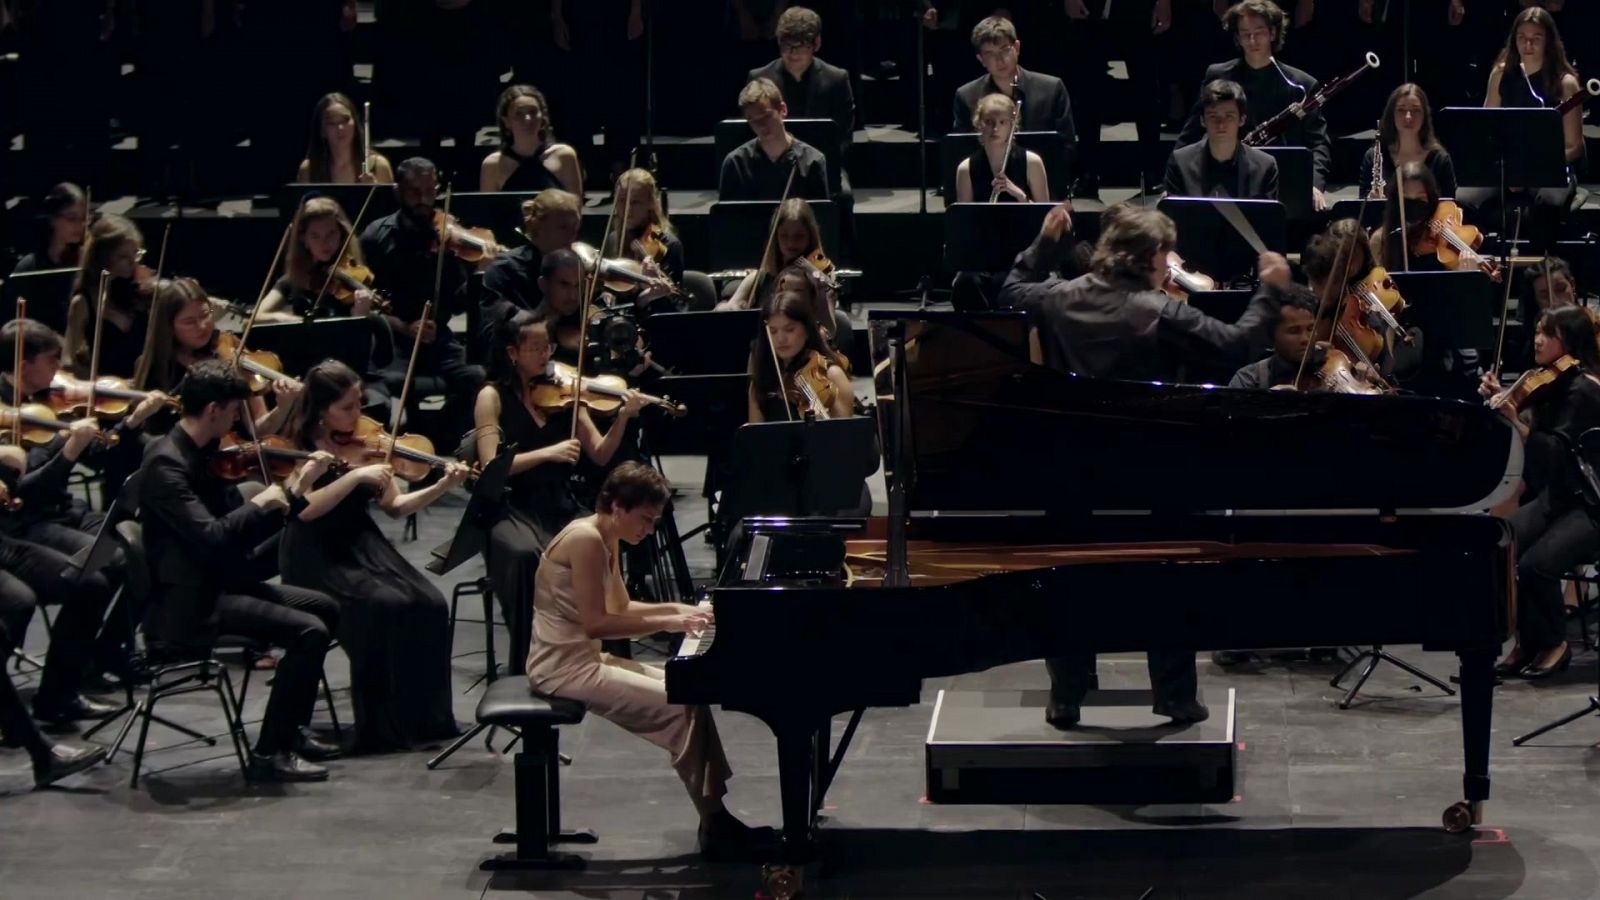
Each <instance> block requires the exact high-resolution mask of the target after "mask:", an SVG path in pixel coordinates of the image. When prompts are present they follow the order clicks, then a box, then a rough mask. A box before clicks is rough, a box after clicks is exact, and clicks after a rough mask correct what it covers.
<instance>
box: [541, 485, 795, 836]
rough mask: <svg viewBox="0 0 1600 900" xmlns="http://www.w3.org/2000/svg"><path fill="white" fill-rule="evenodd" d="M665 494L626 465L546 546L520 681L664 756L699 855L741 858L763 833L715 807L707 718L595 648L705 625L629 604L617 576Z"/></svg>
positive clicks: (714, 741)
mask: <svg viewBox="0 0 1600 900" xmlns="http://www.w3.org/2000/svg"><path fill="white" fill-rule="evenodd" d="M670 492H671V486H670V485H668V483H667V480H666V478H664V477H662V475H661V474H660V473H659V472H657V471H656V470H655V469H652V468H650V467H649V466H645V465H641V464H639V463H636V462H625V463H623V464H622V465H620V466H618V467H617V468H616V469H615V470H614V471H612V473H611V475H610V477H608V478H607V479H606V482H605V485H604V486H603V487H601V488H600V493H599V495H598V497H597V498H596V500H595V514H594V515H592V516H585V517H583V518H581V519H577V520H575V521H573V522H572V523H571V524H569V525H568V526H567V527H565V528H563V529H562V530H561V533H560V534H558V535H556V536H555V539H554V540H552V541H551V542H550V545H549V546H548V547H547V548H546V549H545V552H544V558H543V559H542V560H541V561H540V563H539V570H538V573H537V574H536V575H535V577H534V594H533V637H532V641H533V643H532V648H531V649H530V650H529V653H528V680H529V681H530V682H531V683H532V685H533V687H534V689H535V690H537V691H540V692H542V693H545V694H550V695H553V696H557V697H567V698H570V699H573V700H581V701H583V702H584V703H586V704H588V706H589V710H590V711H591V712H593V713H595V714H596V715H599V716H601V717H603V718H606V719H609V720H611V721H612V722H614V723H616V724H617V725H619V726H621V727H622V728H624V729H626V730H627V731H631V732H633V733H634V734H636V735H638V736H639V737H642V738H644V739H645V740H647V741H649V742H650V743H652V744H655V745H656V746H658V747H660V748H662V749H663V750H666V751H667V752H668V753H671V754H672V767H673V769H675V770H677V773H678V777H680V778H682V779H683V784H684V786H685V787H686V788H688V790H689V799H690V800H691V801H693V802H694V806H695V809H696V810H697V811H698V812H699V813H700V853H701V855H702V856H704V857H705V858H706V859H708V860H712V861H715V860H726V859H736V858H742V857H744V856H747V855H749V853H750V852H751V851H752V850H753V849H755V846H756V840H755V838H756V836H757V835H758V833H759V832H761V831H763V830H764V829H752V828H749V827H747V826H746V825H745V824H744V823H743V822H740V821H739V820H738V819H737V818H735V817H734V815H733V814H732V813H730V812H728V809H727V807H726V806H724V805H723V804H722V797H723V795H724V794H726V793H727V791H728V777H729V776H730V775H731V774H732V773H731V772H730V770H729V769H728V761H727V758H726V757H724V756H723V753H722V741H721V739H720V738H718V737H717V728H716V725H715V723H714V722H713V721H712V719H711V710H710V709H709V708H707V707H704V706H676V705H673V704H670V703H668V702H667V685H666V679H665V676H664V675H663V674H662V671H661V670H660V669H659V668H656V667H654V666H646V665H644V664H643V663H639V662H635V661H633V660H631V659H622V658H619V657H615V656H612V655H610V654H608V653H602V652H601V651H600V641H601V640H602V639H608V638H637V637H644V636H645V635H649V634H655V633H657V632H661V631H666V632H672V633H678V634H683V633H691V632H699V631H701V630H702V629H703V628H704V627H705V626H706V625H708V624H709V623H710V619H711V613H710V611H709V608H707V609H700V608H697V607H693V606H686V605H684V604H681V603H640V602H638V601H637V600H633V599H631V598H629V596H628V589H627V585H626V583H625V582H624V581H623V580H622V573H621V570H620V569H619V567H618V563H617V559H618V555H617V554H618V541H626V542H628V543H629V544H638V543H639V542H640V541H642V540H644V539H645V538H647V537H649V536H650V533H651V532H652V531H654V530H655V527H656V521H657V520H659V519H660V518H661V515H662V510H663V509H664V508H665V506H666V503H667V499H668V497H669V496H670Z"/></svg>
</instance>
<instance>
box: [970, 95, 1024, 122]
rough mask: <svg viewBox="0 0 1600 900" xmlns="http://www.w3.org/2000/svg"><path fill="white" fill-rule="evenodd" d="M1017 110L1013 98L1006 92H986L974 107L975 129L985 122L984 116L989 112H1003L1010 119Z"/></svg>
mask: <svg viewBox="0 0 1600 900" xmlns="http://www.w3.org/2000/svg"><path fill="white" fill-rule="evenodd" d="M1015 111H1016V106H1015V105H1013V104H1012V102H1011V98H1010V97H1007V96H1006V95H1005V94H984V95H983V96H982V97H981V98H979V100H978V102H977V105H975V106H973V107H972V127H973V129H974V130H977V129H978V128H980V127H981V126H982V124H983V117H984V116H985V115H987V114H988V113H991V112H1002V113H1005V115H1006V118H1008V119H1009V118H1011V114H1012V113H1013V112H1015Z"/></svg>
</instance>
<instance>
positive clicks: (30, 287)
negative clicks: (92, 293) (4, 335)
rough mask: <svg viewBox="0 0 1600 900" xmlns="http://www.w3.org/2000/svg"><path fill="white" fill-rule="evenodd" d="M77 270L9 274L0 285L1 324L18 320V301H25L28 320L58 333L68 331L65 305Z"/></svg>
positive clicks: (49, 270)
mask: <svg viewBox="0 0 1600 900" xmlns="http://www.w3.org/2000/svg"><path fill="white" fill-rule="evenodd" d="M77 277H78V270H77V269H40V270H38V271H36V272H23V273H21V274H19V275H12V276H10V277H8V278H7V279H6V280H5V283H4V284H0V322H9V321H11V320H12V319H15V318H16V317H17V298H18V297H25V298H27V300H28V318H30V319H34V320H36V321H38V322H42V323H44V324H46V325H49V326H50V328H51V330H52V331H54V332H55V333H57V334H61V333H62V332H64V331H66V330H67V306H68V305H69V304H70V303H71V302H72V283H73V281H75V280H77Z"/></svg>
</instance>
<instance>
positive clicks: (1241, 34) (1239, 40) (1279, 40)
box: [1178, 0, 1333, 210]
mask: <svg viewBox="0 0 1600 900" xmlns="http://www.w3.org/2000/svg"><path fill="white" fill-rule="evenodd" d="M1223 22H1224V24H1225V27H1226V28H1227V29H1228V31H1229V32H1230V33H1231V34H1232V35H1233V40H1234V43H1235V44H1236V45H1237V46H1238V48H1239V58H1238V59H1234V60H1229V61H1228V62H1222V63H1217V64H1216V65H1213V66H1210V67H1209V68H1207V69H1206V74H1205V77H1204V78H1202V79H1201V80H1200V84H1201V85H1202V90H1203V89H1204V85H1208V84H1210V83H1211V82H1213V81H1219V80H1220V81H1232V82H1234V83H1235V84H1238V85H1239V86H1240V87H1242V88H1244V93H1245V97H1246V100H1247V102H1246V104H1245V105H1246V106H1247V107H1248V110H1247V113H1248V115H1249V117H1250V121H1251V122H1252V123H1254V125H1260V124H1262V123H1264V122H1267V121H1268V120H1270V119H1272V118H1273V117H1274V116H1276V115H1277V114H1278V113H1280V112H1283V110H1284V109H1286V108H1288V106H1289V105H1290V104H1292V103H1297V102H1299V101H1301V100H1304V99H1306V98H1307V97H1310V96H1311V95H1312V94H1314V93H1316V92H1317V87H1318V84H1317V79H1315V78H1313V77H1311V76H1310V75H1309V74H1307V73H1305V72H1302V71H1301V70H1299V69H1296V68H1295V67H1294V66H1289V65H1284V64H1282V63H1279V62H1278V61H1277V60H1276V59H1275V58H1274V56H1273V55H1274V54H1275V53H1277V52H1279V51H1281V50H1282V49H1283V42H1284V34H1285V32H1286V31H1287V30H1288V27H1289V20H1288V17H1287V16H1285V15H1284V13H1283V10H1282V9H1279V8H1278V6H1277V4H1275V3H1273V2H1272V0H1241V2H1239V3H1235V4H1234V5H1233V6H1231V7H1229V8H1228V11H1227V14H1226V15H1225V16H1224V18H1223ZM1203 113H1204V110H1203V108H1202V107H1201V105H1200V103H1199V102H1196V103H1195V107H1194V111H1193V112H1191V113H1190V114H1189V121H1188V122H1187V123H1186V124H1185V125H1184V126H1183V131H1182V133H1180V134H1179V135H1178V146H1180V147H1181V146H1186V145H1189V144H1193V143H1194V142H1195V141H1198V140H1200V138H1202V137H1204V136H1205V130H1206V129H1205V122H1204V121H1203V118H1202V117H1203ZM1278 143H1281V144H1284V145H1285V146H1290V147H1305V148H1308V149H1309V150H1310V151H1311V185H1312V187H1311V200H1312V205H1313V207H1314V208H1316V209H1319V210H1320V209H1325V208H1326V207H1327V201H1326V199H1325V198H1324V197H1323V193H1322V192H1323V191H1324V190H1325V189H1326V187H1327V182H1328V173H1329V172H1330V171H1331V170H1332V168H1333V144H1332V143H1331V142H1330V141H1329V140H1328V124H1327V122H1326V121H1325V120H1324V119H1323V118H1322V113H1321V112H1312V113H1308V114H1307V115H1305V116H1304V117H1302V118H1300V119H1298V120H1296V121H1295V122H1294V123H1293V124H1292V125H1290V126H1289V128H1288V130H1287V131H1285V132H1284V133H1283V135H1282V137H1281V138H1280V140H1279V141H1278Z"/></svg>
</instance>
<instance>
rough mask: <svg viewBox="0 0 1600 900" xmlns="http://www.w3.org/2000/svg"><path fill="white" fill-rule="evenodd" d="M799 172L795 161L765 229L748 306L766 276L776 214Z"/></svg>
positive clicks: (774, 235)
mask: <svg viewBox="0 0 1600 900" xmlns="http://www.w3.org/2000/svg"><path fill="white" fill-rule="evenodd" d="M798 171H800V160H798V159H797V160H795V161H794V165H792V166H790V167H789V180H788V181H785V182H784V183H783V196H781V197H779V198H778V207H777V209H774V210H773V211H772V225H771V226H770V227H768V228H767V240H766V242H765V243H764V244H763V245H762V248H761V259H760V261H759V262H757V263H756V279H755V281H752V282H750V296H749V297H748V298H746V299H747V300H748V302H749V303H750V305H751V306H752V307H753V306H755V299H756V294H757V293H758V292H759V291H760V289H761V279H762V278H765V277H766V274H767V257H769V256H771V255H772V245H773V243H774V242H776V241H777V239H778V213H779V211H781V210H782V209H783V204H785V203H787V202H789V191H790V190H791V189H792V188H793V187H794V176H795V173H796V172H798Z"/></svg>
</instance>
